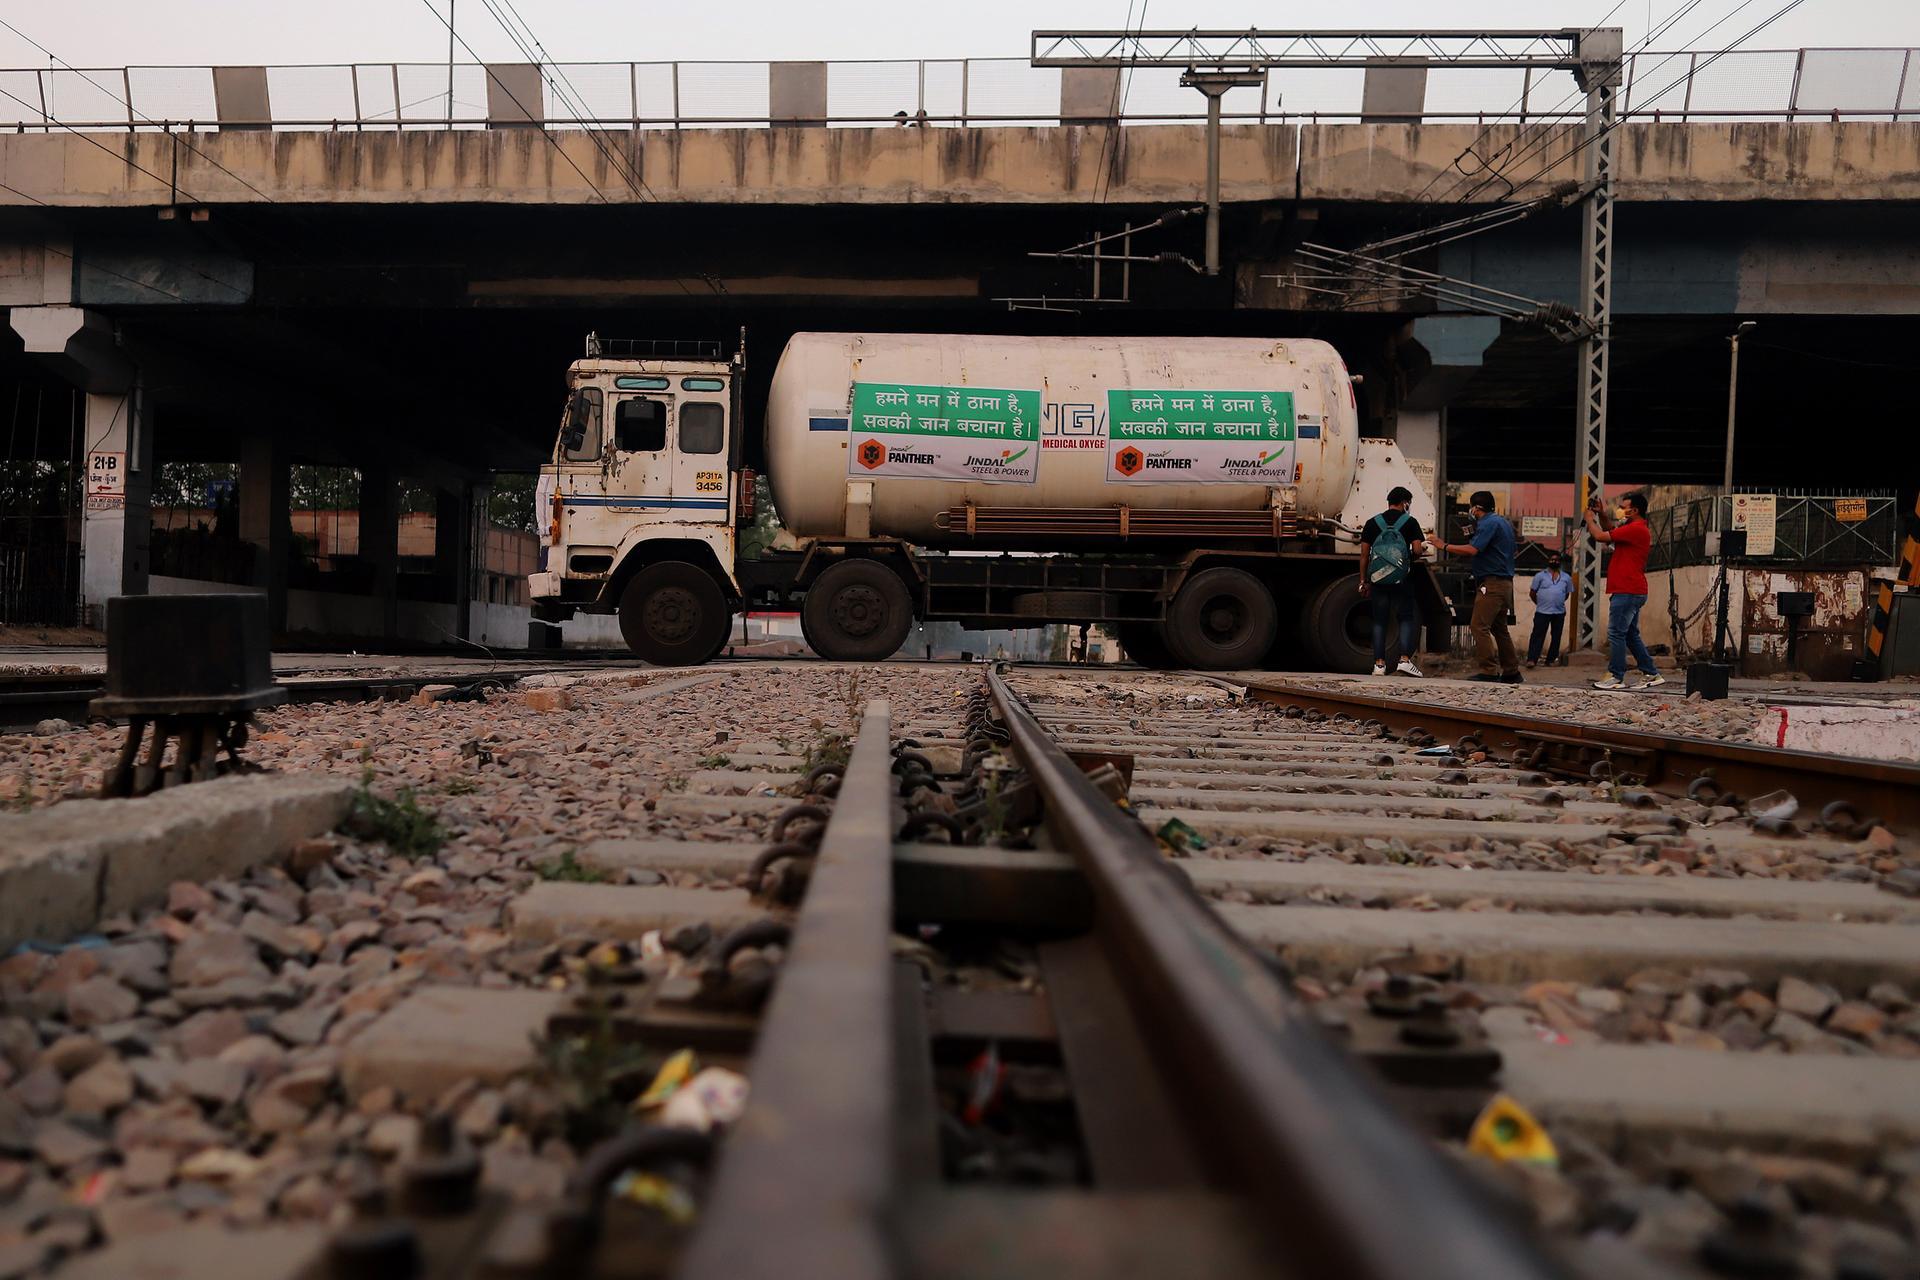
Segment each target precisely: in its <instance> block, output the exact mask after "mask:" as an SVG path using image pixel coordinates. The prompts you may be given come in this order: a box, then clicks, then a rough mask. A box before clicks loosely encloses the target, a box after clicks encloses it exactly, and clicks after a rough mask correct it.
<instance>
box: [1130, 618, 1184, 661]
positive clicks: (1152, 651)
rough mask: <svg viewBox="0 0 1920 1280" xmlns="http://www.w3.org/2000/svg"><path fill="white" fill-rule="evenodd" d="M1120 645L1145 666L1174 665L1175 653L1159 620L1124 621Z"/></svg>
mask: <svg viewBox="0 0 1920 1280" xmlns="http://www.w3.org/2000/svg"><path fill="white" fill-rule="evenodd" d="M1118 634H1119V637H1120V647H1121V649H1123V650H1125V651H1126V655H1127V656H1128V657H1129V658H1131V659H1133V660H1134V661H1135V662H1137V663H1139V664H1140V665H1141V666H1143V667H1153V668H1155V669H1156V670H1162V671H1164V670H1166V669H1167V668H1168V667H1171V666H1173V665H1174V661H1173V653H1172V651H1171V650H1169V649H1168V648H1167V638H1166V635H1165V633H1164V632H1162V630H1161V629H1160V624H1159V623H1157V622H1123V623H1121V624H1120V626H1119V628H1118Z"/></svg>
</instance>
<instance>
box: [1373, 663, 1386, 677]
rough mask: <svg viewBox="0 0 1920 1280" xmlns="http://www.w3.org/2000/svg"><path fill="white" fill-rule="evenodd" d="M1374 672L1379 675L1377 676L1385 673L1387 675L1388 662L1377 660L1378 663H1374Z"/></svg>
mask: <svg viewBox="0 0 1920 1280" xmlns="http://www.w3.org/2000/svg"><path fill="white" fill-rule="evenodd" d="M1373 674H1375V675H1377V676H1383V675H1385V674H1387V664H1386V663H1384V662H1376V663H1374V664H1373Z"/></svg>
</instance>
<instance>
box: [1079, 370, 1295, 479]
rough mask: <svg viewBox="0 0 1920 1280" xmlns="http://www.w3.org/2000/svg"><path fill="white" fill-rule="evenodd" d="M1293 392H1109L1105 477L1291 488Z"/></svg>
mask: <svg viewBox="0 0 1920 1280" xmlns="http://www.w3.org/2000/svg"><path fill="white" fill-rule="evenodd" d="M1294 434H1295V423H1294V417H1293V393H1292V392H1290V391H1199V390H1194V389H1191V388H1172V387H1155V388H1136V389H1129V390H1122V391H1108V392H1107V479H1108V481H1110V482H1114V483H1130V484H1270V485H1271V484H1294V483H1297V482H1298V479H1299V476H1298V473H1297V471H1296V470H1295V467H1294V443H1295V442H1294Z"/></svg>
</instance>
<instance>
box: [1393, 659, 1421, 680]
mask: <svg viewBox="0 0 1920 1280" xmlns="http://www.w3.org/2000/svg"><path fill="white" fill-rule="evenodd" d="M1394 670H1395V671H1398V672H1399V673H1400V674H1401V675H1403V676H1412V677H1413V678H1414V679H1416V680H1418V679H1419V678H1420V675H1421V672H1420V668H1418V667H1416V666H1414V665H1413V659H1411V658H1402V659H1400V665H1399V666H1397V667H1395V668H1394Z"/></svg>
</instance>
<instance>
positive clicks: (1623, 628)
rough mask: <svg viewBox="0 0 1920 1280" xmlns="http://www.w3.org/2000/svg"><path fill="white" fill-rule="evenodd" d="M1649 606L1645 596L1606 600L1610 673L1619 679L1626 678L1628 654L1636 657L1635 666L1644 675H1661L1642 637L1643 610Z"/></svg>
mask: <svg viewBox="0 0 1920 1280" xmlns="http://www.w3.org/2000/svg"><path fill="white" fill-rule="evenodd" d="M1646 603H1647V598H1646V596H1644V595H1637V596H1635V595H1625V594H1621V595H1612V596H1608V597H1607V670H1609V671H1611V672H1612V673H1613V678H1614V679H1616V680H1624V679H1626V678H1627V654H1628V653H1632V654H1633V661H1634V663H1635V665H1637V666H1638V667H1639V668H1640V670H1641V671H1642V672H1644V673H1645V674H1647V675H1650V676H1657V675H1659V674H1660V673H1659V672H1658V671H1656V670H1655V669H1654V666H1653V655H1652V654H1650V653H1648V652H1647V642H1646V641H1645V640H1642V639H1641V638H1640V610H1641V609H1643V608H1644V607H1646Z"/></svg>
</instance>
